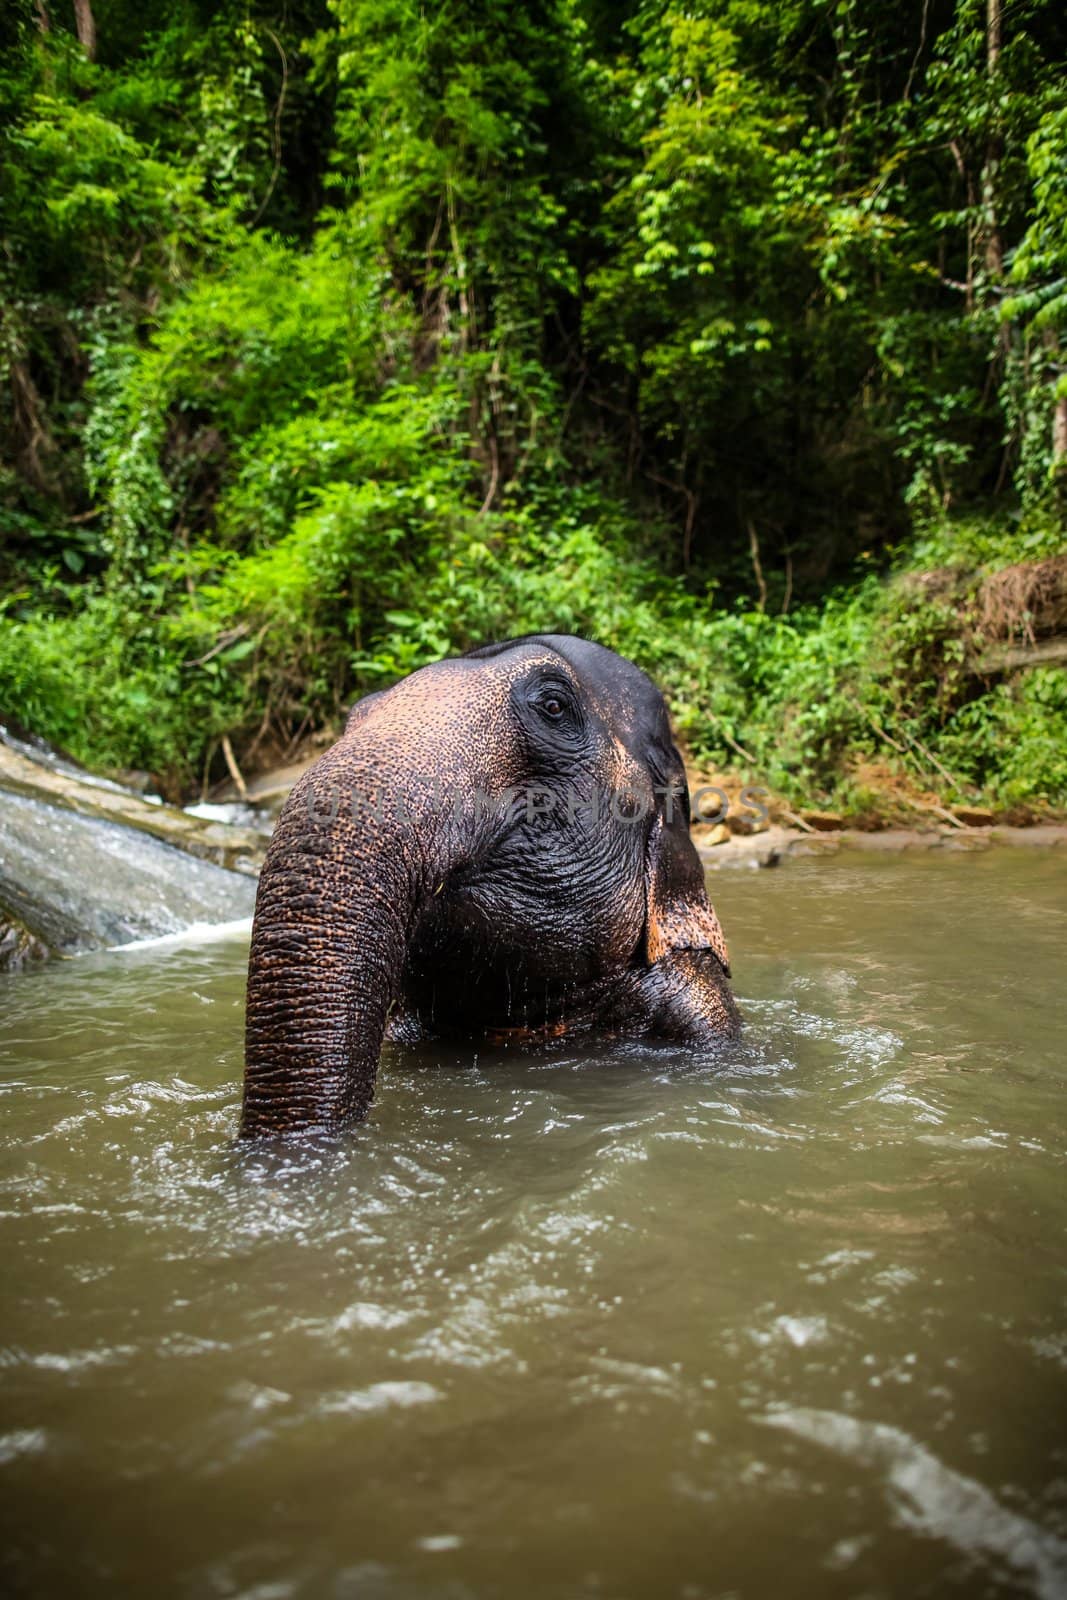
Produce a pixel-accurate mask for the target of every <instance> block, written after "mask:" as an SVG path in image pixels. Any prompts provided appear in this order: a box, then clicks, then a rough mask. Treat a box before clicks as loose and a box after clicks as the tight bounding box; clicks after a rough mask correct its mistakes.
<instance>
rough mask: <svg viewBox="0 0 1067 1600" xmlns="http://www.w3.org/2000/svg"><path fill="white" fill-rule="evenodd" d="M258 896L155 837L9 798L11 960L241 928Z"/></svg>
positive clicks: (1, 828)
mask: <svg viewBox="0 0 1067 1600" xmlns="http://www.w3.org/2000/svg"><path fill="white" fill-rule="evenodd" d="M255 896H256V886H255V882H254V880H253V879H252V878H250V877H248V876H244V875H242V874H241V873H237V872H229V871H227V870H226V869H225V868H223V867H218V866H215V865H213V864H212V863H210V862H207V861H202V860H198V859H197V858H196V857H194V856H191V855H189V854H188V853H187V852H186V851H184V850H179V849H176V848H175V847H174V846H173V845H170V844H166V843H164V842H163V841H162V840H160V839H157V838H155V837H154V836H152V835H151V834H148V833H145V832H141V831H139V830H137V829H134V828H127V827H123V826H121V825H120V824H118V823H116V822H111V821H108V820H105V819H103V818H101V817H86V816H81V815H80V814H79V813H77V812H75V811H68V810H64V809H62V808H61V807H58V806H52V805H49V804H48V803H47V802H45V801H43V800H41V799H39V798H31V797H29V796H25V795H15V794H11V793H8V794H5V795H4V796H3V800H2V806H0V915H2V916H4V917H5V919H6V922H7V925H8V926H9V927H12V928H14V929H15V935H14V937H13V938H12V941H11V943H10V945H9V949H10V950H11V952H12V955H15V954H17V953H18V952H19V951H20V950H21V951H22V953H23V955H22V959H23V960H24V959H25V956H26V954H30V955H34V956H40V955H41V954H43V953H44V952H45V951H50V952H57V953H69V952H74V951H79V950H89V949H93V948H98V947H100V946H102V945H104V946H107V945H119V944H129V943H131V942H132V941H134V940H138V939H149V938H155V937H158V936H160V935H163V934H171V933H181V932H183V931H184V930H185V929H187V928H190V927H192V926H194V925H197V924H203V923H221V922H230V921H235V920H238V919H240V918H244V917H248V916H251V914H252V910H253V907H254V905H255ZM19 929H21V930H22V935H25V936H28V939H29V940H30V941H34V942H33V943H27V938H26V937H22V936H20V935H19V933H18V930H19ZM8 964H9V965H10V964H12V963H11V962H10V961H9V963H8Z"/></svg>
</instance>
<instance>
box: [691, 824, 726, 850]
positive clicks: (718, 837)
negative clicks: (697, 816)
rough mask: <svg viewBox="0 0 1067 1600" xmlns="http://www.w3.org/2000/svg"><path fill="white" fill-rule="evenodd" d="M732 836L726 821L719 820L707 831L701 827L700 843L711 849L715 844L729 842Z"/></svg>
mask: <svg viewBox="0 0 1067 1600" xmlns="http://www.w3.org/2000/svg"><path fill="white" fill-rule="evenodd" d="M730 837H731V835H730V830H729V828H728V827H727V826H726V824H725V822H717V823H716V824H715V826H714V827H713V828H708V829H707V830H706V831H705V830H704V829H701V831H700V834H699V836H698V843H699V844H702V845H704V846H705V847H707V848H709V849H710V848H711V847H712V846H713V845H717V844H728V843H729V840H730Z"/></svg>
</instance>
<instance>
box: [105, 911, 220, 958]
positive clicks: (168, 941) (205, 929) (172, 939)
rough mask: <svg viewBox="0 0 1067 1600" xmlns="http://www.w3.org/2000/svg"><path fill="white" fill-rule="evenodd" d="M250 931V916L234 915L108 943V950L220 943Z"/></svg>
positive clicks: (149, 948)
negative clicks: (171, 930)
mask: <svg viewBox="0 0 1067 1600" xmlns="http://www.w3.org/2000/svg"><path fill="white" fill-rule="evenodd" d="M251 932H252V918H251V917H235V918H234V919H233V921H232V922H193V923H190V925H189V927H188V928H181V929H180V930H179V931H178V932H177V933H160V934H156V935H155V936H154V937H153V938H151V939H131V940H129V942H128V943H126V944H109V945H108V947H107V948H108V949H109V950H122V951H126V950H151V949H158V948H160V947H161V946H167V945H197V944H221V943H222V942H223V941H224V940H225V939H237V938H247V937H248V936H249V935H250V934H251Z"/></svg>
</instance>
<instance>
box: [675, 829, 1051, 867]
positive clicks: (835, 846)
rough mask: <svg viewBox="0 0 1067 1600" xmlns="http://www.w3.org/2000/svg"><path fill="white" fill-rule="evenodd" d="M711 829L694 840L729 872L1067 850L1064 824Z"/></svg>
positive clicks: (710, 861)
mask: <svg viewBox="0 0 1067 1600" xmlns="http://www.w3.org/2000/svg"><path fill="white" fill-rule="evenodd" d="M713 831H714V830H707V829H702V828H699V827H698V828H694V830H693V839H694V842H695V844H696V847H697V850H698V852H699V854H700V859H701V861H702V862H703V863H704V865H705V867H708V868H710V869H712V870H713V871H719V870H720V869H722V868H728V867H776V866H779V865H781V863H782V862H784V861H789V860H797V859H800V858H802V857H812V856H816V857H819V856H838V855H842V854H844V855H848V854H850V853H853V852H855V853H857V854H866V855H895V854H903V853H904V852H908V853H909V854H911V853H915V852H921V851H927V852H929V851H939V852H941V853H942V854H946V853H955V854H964V855H966V854H974V853H976V852H981V851H985V850H990V849H992V848H993V847H994V846H995V845H1004V846H1007V847H1009V848H1011V849H1064V848H1067V823H1062V822H1055V823H1037V824H1035V825H1034V826H1033V827H1024V828H1020V827H1010V826H993V827H980V828H969V827H965V828H952V827H948V826H945V827H938V828H882V829H880V830H878V831H875V832H871V831H868V830H863V829H859V828H841V829H839V830H837V831H835V832H833V833H816V832H811V833H807V832H804V831H802V830H801V829H800V828H788V827H782V826H781V825H779V824H777V823H772V824H770V825H769V826H768V827H767V828H765V829H763V830H762V831H761V832H758V833H750V834H739V833H735V834H730V835H729V837H728V838H725V839H722V840H721V841H720V842H717V843H715V844H710V843H708V842H707V835H708V833H710V832H713Z"/></svg>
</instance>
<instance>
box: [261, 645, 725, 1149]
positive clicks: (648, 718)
mask: <svg viewBox="0 0 1067 1600" xmlns="http://www.w3.org/2000/svg"><path fill="white" fill-rule="evenodd" d="M728 975H729V966H728V958H727V951H726V944H725V940H724V939H723V935H722V930H721V928H720V926H719V923H718V920H717V918H716V917H715V914H714V911H713V910H712V908H711V906H710V905H709V903H708V900H707V896H706V894H705V890H704V882H703V874H702V872H701V868H700V862H699V859H698V857H697V854H696V851H695V849H694V847H693V845H692V842H691V840H690V838H689V797H688V792H687V789H686V782H685V772H684V768H683V766H682V762H681V759H680V757H679V755H678V752H677V750H676V749H675V747H674V744H673V741H672V736H671V729H670V721H669V718H668V714H667V708H666V705H665V704H664V701H663V697H662V695H661V694H660V693H659V691H658V690H657V688H656V687H655V685H654V684H653V683H652V682H651V680H650V679H649V678H648V677H647V676H646V675H645V674H644V673H643V672H642V671H641V670H640V669H639V668H638V667H636V666H634V665H633V664H632V663H631V662H629V661H626V660H624V659H623V658H622V657H620V656H618V655H616V654H614V652H612V651H610V650H607V649H605V648H604V647H603V646H601V645H598V644H593V643H591V642H589V641H587V640H583V639H579V638H575V637H573V636H570V635H556V634H546V635H529V636H526V637H524V638H521V639H514V640H509V641H506V642H504V643H500V644H493V645H487V646H483V647H482V648H481V649H479V650H475V651H472V652H470V654H468V655H466V656H462V657H459V658H457V659H453V660H448V661H441V662H438V663H436V664H434V665H433V666H429V667H424V668H422V669H421V670H420V671H418V672H415V673H412V674H411V676H410V677H408V678H404V679H403V680H401V682H399V683H397V684H395V685H394V686H393V687H392V688H390V689H387V690H384V691H381V692H379V693H376V694H372V695H368V696H367V697H366V698H365V699H363V700H361V701H359V702H357V704H356V705H355V706H354V707H353V710H352V712H351V714H350V716H349V719H348V724H347V726H346V729H345V732H344V734H343V735H342V737H341V739H340V740H339V741H338V742H337V744H336V745H334V746H333V747H332V749H330V750H328V751H327V752H326V754H325V755H323V756H322V757H321V758H320V760H319V761H317V762H316V763H315V765H314V766H313V767H311V768H310V769H309V770H308V772H306V773H305V774H304V776H303V777H302V778H301V780H300V782H299V783H298V784H297V786H296V787H295V789H294V790H293V793H292V794H291V795H290V797H289V800H288V802H287V804H286V806H285V809H284V811H283V812H282V815H281V817H280V819H279V822H278V827H277V829H276V832H275V834H274V837H273V839H272V841H271V845H270V849H269V851H268V854H267V859H266V862H265V864H264V868H263V873H262V876H261V879H260V885H259V893H258V897H257V903H256V914H255V922H254V926H253V932H252V949H251V955H250V959H249V976H248V1004H247V1017H246V1049H245V1090H244V1107H243V1113H242V1126H241V1131H242V1133H243V1134H244V1135H246V1136H252V1135H258V1134H271V1133H287V1132H300V1131H304V1130H309V1129H328V1130H332V1129H336V1128H338V1127H340V1126H341V1125H343V1124H344V1123H345V1122H347V1121H351V1120H358V1119H360V1118H362V1117H364V1116H365V1115H366V1113H367V1110H368V1108H369V1106H370V1102H371V1099H372V1096H373V1093H374V1082H375V1076H376V1072H377V1066H378V1057H379V1054H380V1050H381V1044H382V1040H383V1038H384V1037H385V1036H386V1033H387V1031H388V1033H389V1036H390V1037H394V1038H399V1039H410V1040H414V1039H419V1038H427V1037H435V1036H449V1037H456V1036H464V1037H479V1036H486V1037H489V1038H491V1039H494V1040H496V1041H497V1042H500V1041H506V1040H507V1039H508V1038H509V1037H515V1038H517V1039H521V1040H523V1041H524V1042H526V1043H528V1042H529V1041H530V1040H531V1039H533V1040H537V1039H545V1040H548V1039H553V1038H563V1037H568V1036H571V1035H573V1034H575V1033H579V1032H582V1031H590V1030H597V1031H600V1032H603V1033H607V1034H615V1035H624V1036H628V1037H638V1036H653V1037H663V1038H668V1039H672V1040H674V1041H677V1042H682V1043H689V1044H694V1045H708V1044H711V1043H713V1042H714V1041H715V1040H717V1039H720V1038H722V1037H723V1036H724V1035H730V1034H733V1033H735V1032H736V1031H737V1027H738V1017H737V1011H736V1007H735V1005H734V1002H733V998H732V995H731V993H730V989H729V985H728V982H727V978H728Z"/></svg>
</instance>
